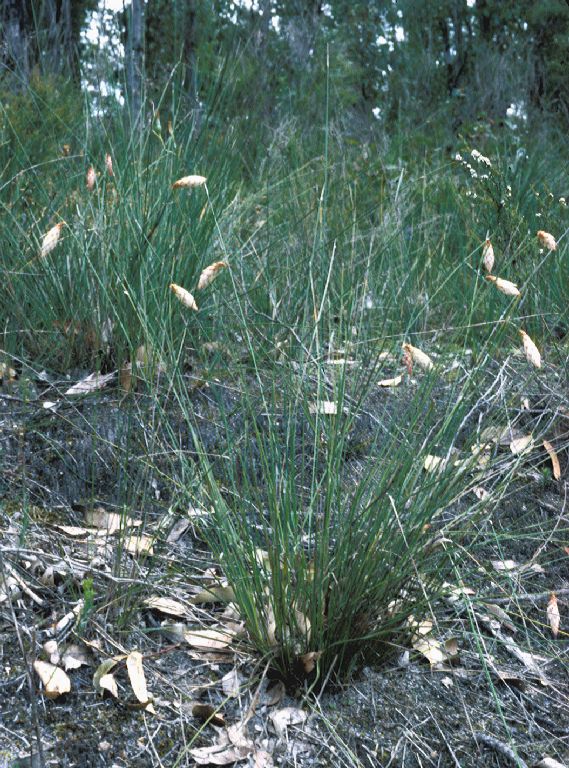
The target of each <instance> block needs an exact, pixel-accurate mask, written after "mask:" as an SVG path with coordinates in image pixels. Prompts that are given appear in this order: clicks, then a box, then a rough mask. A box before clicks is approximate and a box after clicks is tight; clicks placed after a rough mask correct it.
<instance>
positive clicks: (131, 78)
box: [126, 0, 144, 125]
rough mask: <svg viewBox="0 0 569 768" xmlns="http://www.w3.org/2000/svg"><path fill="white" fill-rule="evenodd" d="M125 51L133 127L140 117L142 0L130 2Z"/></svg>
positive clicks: (142, 31)
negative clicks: (126, 47)
mask: <svg viewBox="0 0 569 768" xmlns="http://www.w3.org/2000/svg"><path fill="white" fill-rule="evenodd" d="M128 32H129V35H128V50H127V73H126V74H127V90H128V96H129V106H130V114H131V118H132V121H133V125H136V124H137V123H138V121H139V119H140V117H141V110H142V90H143V74H144V0H132V3H131V6H130V23H129V30H128Z"/></svg>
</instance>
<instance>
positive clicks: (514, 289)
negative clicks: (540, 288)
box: [486, 275, 520, 296]
mask: <svg viewBox="0 0 569 768" xmlns="http://www.w3.org/2000/svg"><path fill="white" fill-rule="evenodd" d="M486 280H489V281H490V282H491V283H494V285H495V286H496V288H497V289H498V290H499V291H500V292H501V293H504V294H505V295H506V296H520V292H519V290H518V286H517V285H516V284H515V283H512V282H510V281H509V280H504V279H503V278H501V277H495V276H494V275H486Z"/></svg>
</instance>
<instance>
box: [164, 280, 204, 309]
mask: <svg viewBox="0 0 569 768" xmlns="http://www.w3.org/2000/svg"><path fill="white" fill-rule="evenodd" d="M170 290H171V291H172V292H173V293H174V295H175V296H176V298H177V299H178V301H181V302H182V304H183V305H184V306H185V307H188V309H193V310H194V312H197V311H198V305H197V304H196V300H195V299H194V297H193V296H192V294H191V293H190V292H189V291H186V289H185V288H182V286H181V285H176V283H171V284H170Z"/></svg>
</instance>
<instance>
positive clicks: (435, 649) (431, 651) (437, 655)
mask: <svg viewBox="0 0 569 768" xmlns="http://www.w3.org/2000/svg"><path fill="white" fill-rule="evenodd" d="M413 648H414V649H415V650H416V651H417V652H418V653H420V654H421V655H422V656H424V657H425V658H426V659H427V661H428V662H429V664H431V665H435V664H442V663H443V662H444V661H446V660H447V654H446V652H445V651H444V650H443V647H442V645H441V644H440V643H439V641H438V640H435V638H434V637H417V638H416V639H415V640H413Z"/></svg>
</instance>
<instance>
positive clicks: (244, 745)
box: [227, 720, 255, 751]
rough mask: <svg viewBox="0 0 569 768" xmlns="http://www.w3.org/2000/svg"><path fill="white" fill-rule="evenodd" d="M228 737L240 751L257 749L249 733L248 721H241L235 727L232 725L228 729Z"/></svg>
mask: <svg viewBox="0 0 569 768" xmlns="http://www.w3.org/2000/svg"><path fill="white" fill-rule="evenodd" d="M227 735H228V737H229V741H230V742H231V743H232V744H233V745H234V746H235V747H238V748H239V749H243V750H249V751H251V750H253V749H254V748H255V745H254V744H253V742H252V741H251V739H250V738H249V735H248V733H247V722H246V720H245V721H243V720H241V721H239V722H238V723H234V725H230V726H229V728H228V729H227Z"/></svg>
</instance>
